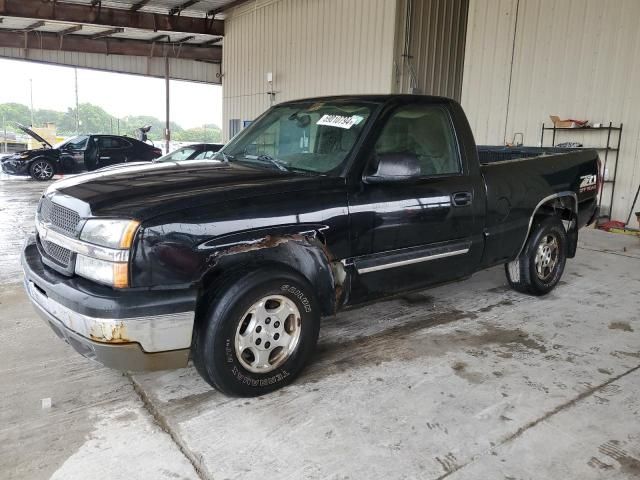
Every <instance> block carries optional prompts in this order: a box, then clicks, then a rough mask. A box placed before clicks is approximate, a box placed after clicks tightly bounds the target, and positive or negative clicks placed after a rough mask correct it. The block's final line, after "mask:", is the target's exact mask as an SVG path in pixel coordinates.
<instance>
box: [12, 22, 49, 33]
mask: <svg viewBox="0 0 640 480" xmlns="http://www.w3.org/2000/svg"><path fill="white" fill-rule="evenodd" d="M40 27H44V22H42V21H40V22H35V23H32V24H31V25H27V26H26V27H24V28H17V29H16V30H14V32H33V31H34V30H35V29H37V28H40Z"/></svg>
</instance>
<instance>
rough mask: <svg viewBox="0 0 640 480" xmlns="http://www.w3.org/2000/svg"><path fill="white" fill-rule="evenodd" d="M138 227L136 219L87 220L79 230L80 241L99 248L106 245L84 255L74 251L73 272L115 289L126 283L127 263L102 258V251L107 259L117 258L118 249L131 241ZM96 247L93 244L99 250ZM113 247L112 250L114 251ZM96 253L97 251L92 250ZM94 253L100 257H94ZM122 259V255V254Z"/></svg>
mask: <svg viewBox="0 0 640 480" xmlns="http://www.w3.org/2000/svg"><path fill="white" fill-rule="evenodd" d="M139 226H140V222H138V221H136V220H109V219H104V220H102V219H97V218H94V219H90V220H87V222H86V223H85V224H84V227H83V228H82V232H81V233H80V240H83V241H85V242H87V243H91V244H93V245H98V246H99V247H106V249H109V250H106V249H105V250H104V253H103V254H101V255H94V256H87V255H83V254H81V253H78V255H77V257H76V268H75V272H76V274H78V275H80V276H82V277H85V278H88V279H90V280H94V281H96V282H99V283H104V284H105V285H110V286H112V287H115V288H126V287H128V286H129V263H128V262H121V261H120V262H119V261H110V260H105V259H104V258H105V257H104V254H106V253H108V254H109V256H108V257H106V258H111V259H113V260H116V259H118V258H119V256H118V255H115V256H114V255H113V254H114V253H115V254H119V253H126V252H118V251H123V250H128V249H130V248H131V245H132V243H133V237H134V236H135V234H136V231H137V230H138V227H139ZM99 247H96V248H97V249H98V250H99ZM114 250H115V251H114ZM94 253H97V252H94ZM96 256H98V257H102V258H95V257H96ZM122 258H126V257H122Z"/></svg>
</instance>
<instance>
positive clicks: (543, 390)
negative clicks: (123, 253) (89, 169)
mask: <svg viewBox="0 0 640 480" xmlns="http://www.w3.org/2000/svg"><path fill="white" fill-rule="evenodd" d="M44 186H45V185H43V184H40V183H36V182H32V181H27V180H16V179H6V178H5V179H0V218H1V219H2V220H3V225H5V227H4V228H3V229H2V230H0V248H2V250H3V255H2V256H0V283H1V285H0V303H1V304H2V310H0V311H1V312H2V313H0V315H1V317H0V342H1V344H2V345H3V347H2V349H1V350H0V398H1V399H2V401H1V402H0V472H2V473H1V474H0V477H2V478H5V477H6V478H19V479H22V478H24V479H38V478H49V477H53V478H61V479H74V478H83V479H84V478H123V479H124V478H127V479H132V478H204V479H212V478H213V479H223V478H225V479H226V478H229V479H262V478H267V477H269V478H290V479H296V480H297V479H305V478H309V479H311V478H322V479H324V478H330V479H347V478H349V479H361V478H366V479H370V478H388V479H413V478H415V479H418V478H419V479H443V478H448V479H451V480H453V479H455V480H460V479H469V480H478V479H523V480H524V479H581V480H589V479H605V478H606V479H630V478H640V395H638V390H639V387H640V240H639V239H637V238H633V237H627V236H622V235H612V234H606V233H603V232H599V231H594V230H588V229H587V230H583V231H582V232H581V241H580V248H579V250H578V255H577V257H576V258H575V259H573V260H571V261H570V262H569V263H568V264H567V268H566V270H565V274H564V278H563V281H562V282H561V283H560V285H559V286H558V287H557V288H556V289H555V290H554V291H553V292H552V293H551V294H550V295H548V296H546V297H544V298H533V297H529V296H525V295H521V294H518V293H516V292H513V291H512V290H510V289H509V288H508V286H507V285H506V284H505V283H506V282H505V278H504V274H503V271H502V269H501V268H495V269H491V270H488V271H485V272H482V273H479V274H477V275H475V276H474V277H472V278H471V279H470V280H467V281H465V282H461V283H457V284H451V285H447V286H443V287H439V288H436V289H433V290H427V291H424V292H420V293H415V294H411V295H405V296H403V297H400V298H397V299H394V300H389V301H385V302H380V303H376V304H373V305H370V306H366V307H363V308H360V309H357V310H352V311H349V312H344V313H341V314H339V315H338V316H336V317H335V318H329V319H326V320H325V322H324V325H323V330H322V333H321V339H320V344H319V346H318V351H317V353H316V355H315V359H314V361H313V363H312V364H311V365H310V366H309V368H308V369H307V370H306V371H305V372H304V374H303V375H302V376H301V377H300V378H299V379H298V380H297V381H296V382H295V383H294V384H292V385H290V386H289V387H287V388H285V389H283V390H280V391H278V392H276V393H274V394H271V395H267V396H265V397H261V398H254V399H234V398H228V397H224V396H222V395H220V394H219V393H217V392H215V391H213V390H211V389H210V388H209V387H208V385H206V384H205V383H204V382H203V381H202V380H201V379H200V378H199V377H198V375H197V373H196V372H195V370H194V369H193V368H186V369H183V370H177V371H170V372H158V373H153V374H142V375H122V374H119V373H117V372H113V371H111V370H107V369H105V368H102V367H100V366H98V365H96V364H94V363H92V362H90V361H89V360H86V359H84V358H83V357H80V356H79V355H77V354H76V353H75V352H73V351H72V349H71V348H70V347H68V346H67V345H65V344H64V343H62V342H61V341H60V340H58V338H57V337H56V336H55V335H54V334H53V332H52V331H50V330H49V328H48V327H47V326H46V325H44V324H43V323H42V322H41V320H39V319H38V318H37V317H36V315H35V313H34V312H33V310H32V309H31V307H30V306H29V305H28V303H27V300H26V298H25V295H24V293H23V292H22V288H21V286H20V284H19V282H20V270H19V267H18V265H17V261H18V260H17V259H18V252H19V248H20V244H21V243H22V239H23V237H24V234H25V232H27V231H28V230H29V229H30V228H31V224H32V219H33V208H34V205H35V203H36V201H37V199H38V197H39V193H40V190H41V189H42V188H43V187H44ZM48 398H50V399H51V402H52V406H51V408H42V400H43V399H48Z"/></svg>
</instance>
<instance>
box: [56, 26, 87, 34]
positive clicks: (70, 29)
mask: <svg viewBox="0 0 640 480" xmlns="http://www.w3.org/2000/svg"><path fill="white" fill-rule="evenodd" d="M78 30H82V25H74V26H73V27H69V28H65V29H64V30H60V31H59V32H56V33H57V34H58V35H69V34H70V33H73V32H77V31H78Z"/></svg>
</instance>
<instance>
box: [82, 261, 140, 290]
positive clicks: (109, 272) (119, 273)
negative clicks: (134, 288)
mask: <svg viewBox="0 0 640 480" xmlns="http://www.w3.org/2000/svg"><path fill="white" fill-rule="evenodd" d="M76 274H77V275H80V276H82V277H84V278H88V279H89V280H94V281H96V282H99V283H104V284H105V285H110V286H112V287H115V288H127V287H128V286H129V264H128V263H116V262H109V261H107V260H98V259H97V258H92V257H87V256H85V255H81V254H78V255H77V256H76Z"/></svg>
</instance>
